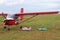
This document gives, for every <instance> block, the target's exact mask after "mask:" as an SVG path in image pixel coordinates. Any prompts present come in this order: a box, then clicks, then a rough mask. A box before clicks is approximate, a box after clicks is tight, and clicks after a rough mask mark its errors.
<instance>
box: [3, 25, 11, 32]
mask: <svg viewBox="0 0 60 40" xmlns="http://www.w3.org/2000/svg"><path fill="white" fill-rule="evenodd" d="M3 29H6V30H8V31H10V29H11V27H10V26H7V25H4V26H3Z"/></svg>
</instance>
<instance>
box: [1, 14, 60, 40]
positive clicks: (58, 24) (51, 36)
mask: <svg viewBox="0 0 60 40" xmlns="http://www.w3.org/2000/svg"><path fill="white" fill-rule="evenodd" d="M31 16H33V15H26V16H24V19H23V20H22V21H20V22H21V24H19V25H17V26H16V25H14V26H13V27H12V28H11V30H10V31H7V30H4V29H3V28H2V27H0V40H60V15H59V14H56V15H55V14H54V15H37V16H35V17H34V18H31V19H29V20H27V21H25V22H23V21H24V20H26V19H27V18H29V17H31ZM3 19H4V18H3V17H0V26H1V24H3V22H1V21H3ZM19 26H27V27H29V26H31V27H32V30H31V31H20V30H19ZM39 27H46V28H48V30H46V31H39V30H38V28H39Z"/></svg>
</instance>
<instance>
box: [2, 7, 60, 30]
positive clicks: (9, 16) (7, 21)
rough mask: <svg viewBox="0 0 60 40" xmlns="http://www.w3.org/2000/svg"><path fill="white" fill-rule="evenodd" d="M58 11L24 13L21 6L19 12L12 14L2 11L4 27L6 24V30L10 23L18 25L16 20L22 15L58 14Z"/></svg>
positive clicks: (20, 18) (21, 17)
mask: <svg viewBox="0 0 60 40" xmlns="http://www.w3.org/2000/svg"><path fill="white" fill-rule="evenodd" d="M58 13H59V11H50V12H30V13H24V9H23V8H21V11H20V13H16V14H14V15H12V14H8V13H7V14H6V15H4V13H3V12H2V15H3V17H4V18H5V19H4V28H6V26H8V30H10V27H9V26H11V25H18V24H19V22H18V20H22V19H23V17H24V15H35V16H36V15H39V14H40V15H43V14H58Z"/></svg>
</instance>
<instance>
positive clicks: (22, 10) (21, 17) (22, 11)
mask: <svg viewBox="0 0 60 40" xmlns="http://www.w3.org/2000/svg"><path fill="white" fill-rule="evenodd" d="M20 12H21V13H20V14H21V15H20V19H21V20H22V19H23V16H24V15H22V14H23V13H24V9H23V8H21V10H20Z"/></svg>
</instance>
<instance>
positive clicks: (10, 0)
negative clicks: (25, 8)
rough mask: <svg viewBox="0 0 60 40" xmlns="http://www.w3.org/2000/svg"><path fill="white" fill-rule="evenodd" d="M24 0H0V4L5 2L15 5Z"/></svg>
mask: <svg viewBox="0 0 60 40" xmlns="http://www.w3.org/2000/svg"><path fill="white" fill-rule="evenodd" d="M23 2H24V0H0V4H5V5H17V4H22V3H23Z"/></svg>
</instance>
